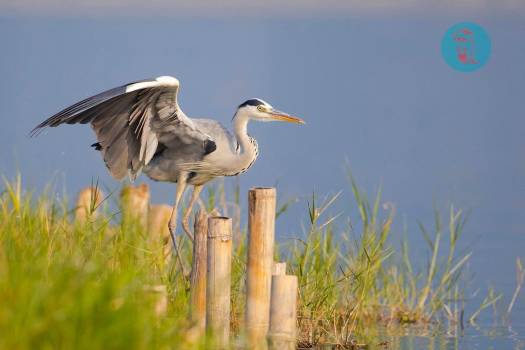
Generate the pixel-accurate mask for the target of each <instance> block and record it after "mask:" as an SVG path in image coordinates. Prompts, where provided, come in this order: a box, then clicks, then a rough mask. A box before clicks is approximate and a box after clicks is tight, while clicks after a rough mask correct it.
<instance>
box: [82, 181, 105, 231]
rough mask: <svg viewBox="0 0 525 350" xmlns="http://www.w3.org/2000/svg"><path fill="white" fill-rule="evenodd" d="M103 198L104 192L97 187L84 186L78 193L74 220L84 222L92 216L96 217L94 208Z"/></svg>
mask: <svg viewBox="0 0 525 350" xmlns="http://www.w3.org/2000/svg"><path fill="white" fill-rule="evenodd" d="M103 200H104V192H102V190H101V189H99V188H98V187H93V186H90V187H86V188H84V189H82V190H81V191H80V192H79V193H78V198H77V206H76V207H75V220H76V221H78V222H86V221H87V219H88V218H89V217H90V216H92V217H96V214H97V212H96V209H97V208H98V207H99V206H100V204H101V203H102V201H103Z"/></svg>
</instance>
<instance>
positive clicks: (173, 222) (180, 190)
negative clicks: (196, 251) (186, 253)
mask: <svg viewBox="0 0 525 350" xmlns="http://www.w3.org/2000/svg"><path fill="white" fill-rule="evenodd" d="M186 178H187V176H186V174H185V173H181V174H180V175H179V178H178V179H177V193H176V195H175V205H174V206H173V211H172V212H171V217H170V221H169V223H168V229H169V231H170V236H171V241H172V243H173V249H174V250H175V253H176V255H177V260H178V261H179V264H180V267H181V269H182V274H183V275H184V276H186V269H185V267H184V263H183V261H182V256H181V253H180V251H179V246H178V245H177V237H176V232H175V230H176V228H177V212H178V209H179V203H180V200H181V198H182V195H183V194H184V191H185V190H186Z"/></svg>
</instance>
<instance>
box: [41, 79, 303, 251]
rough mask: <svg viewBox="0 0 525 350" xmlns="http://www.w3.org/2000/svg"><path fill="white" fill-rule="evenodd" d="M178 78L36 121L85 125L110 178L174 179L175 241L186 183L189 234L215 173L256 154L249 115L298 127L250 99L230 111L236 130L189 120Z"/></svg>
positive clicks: (116, 92)
mask: <svg viewBox="0 0 525 350" xmlns="http://www.w3.org/2000/svg"><path fill="white" fill-rule="evenodd" d="M179 86H180V84H179V81H178V80H177V79H176V78H174V77H170V76H161V77H158V78H156V79H148V80H141V81H137V82H133V83H129V84H126V85H123V86H119V87H116V88H113V89H111V90H108V91H105V92H102V93H100V94H98V95H95V96H92V97H89V98H87V99H85V100H82V101H80V102H78V103H76V104H74V105H72V106H70V107H68V108H66V109H64V110H62V111H61V112H58V113H57V114H55V115H53V116H52V117H50V118H49V119H47V120H45V121H43V122H42V123H40V124H39V125H37V126H36V127H35V128H34V129H33V131H32V135H34V134H37V133H38V132H39V131H40V130H41V129H42V128H45V127H56V126H59V125H61V124H86V123H90V124H91V127H92V128H93V130H94V131H95V134H96V137H97V142H96V143H94V144H93V145H92V147H94V148H95V149H96V150H98V151H100V152H101V154H102V158H103V159H104V162H105V163H106V166H107V168H108V169H109V172H110V173H111V175H112V176H113V177H114V178H115V179H117V180H122V179H123V178H124V177H126V176H127V175H129V177H130V178H131V179H135V178H136V176H137V175H138V174H139V173H140V172H144V173H145V174H146V175H147V176H148V177H150V178H151V179H153V180H157V181H167V182H173V183H177V190H176V195H175V203H174V205H173V211H172V214H171V218H170V221H169V231H170V233H171V236H172V239H173V243H174V245H175V248H177V247H176V243H175V229H176V224H177V212H178V207H179V204H180V201H181V198H182V196H183V194H184V191H185V190H186V187H187V185H193V186H194V189H193V193H192V196H191V199H190V202H189V204H188V208H187V210H186V212H185V213H184V215H183V219H182V226H183V229H184V231H185V232H186V234H187V235H188V237H189V238H190V239H192V234H191V232H190V229H189V225H188V221H189V216H190V213H191V210H192V207H193V205H194V204H195V202H196V200H197V199H198V197H199V193H200V192H201V190H202V187H203V185H204V184H205V183H207V182H208V181H210V180H212V179H213V178H215V177H219V176H234V175H238V174H241V173H244V172H245V171H247V170H248V169H249V168H250V167H251V166H252V165H253V163H254V162H255V160H256V158H257V155H258V153H259V150H258V145H257V142H256V141H255V139H254V138H252V137H250V136H249V135H248V132H247V125H248V122H249V121H250V120H256V121H272V120H278V121H284V122H291V123H297V124H303V123H304V121H303V120H302V119H300V118H298V117H294V116H291V115H289V114H287V113H284V112H281V111H279V110H276V109H274V108H273V107H272V106H271V105H270V104H268V103H267V102H265V101H263V100H261V99H258V98H253V99H249V100H247V101H245V102H244V103H242V104H240V105H239V106H238V108H237V110H236V112H235V114H234V117H233V120H232V123H233V135H232V134H231V133H230V132H229V131H228V130H227V129H226V128H224V127H223V126H222V125H221V124H220V123H219V122H217V121H215V120H210V119H192V118H189V117H188V116H186V114H184V112H183V111H182V110H181V109H180V107H179V103H178V100H177V94H178V91H179Z"/></svg>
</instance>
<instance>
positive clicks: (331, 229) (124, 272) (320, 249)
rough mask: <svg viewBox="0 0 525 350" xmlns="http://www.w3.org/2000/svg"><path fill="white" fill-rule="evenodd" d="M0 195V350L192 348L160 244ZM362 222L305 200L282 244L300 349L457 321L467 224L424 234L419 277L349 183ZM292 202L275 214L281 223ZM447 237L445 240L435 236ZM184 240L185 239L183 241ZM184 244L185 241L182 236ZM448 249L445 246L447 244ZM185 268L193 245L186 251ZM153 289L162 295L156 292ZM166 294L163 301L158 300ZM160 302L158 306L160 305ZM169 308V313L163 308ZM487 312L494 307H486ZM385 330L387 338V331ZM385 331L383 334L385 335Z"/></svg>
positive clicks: (230, 206)
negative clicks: (297, 229)
mask: <svg viewBox="0 0 525 350" xmlns="http://www.w3.org/2000/svg"><path fill="white" fill-rule="evenodd" d="M4 187H5V188H4V190H3V191H2V192H1V194H0V302H1V303H2V307H1V308H0V348H2V349H35V348H50V349H51V348H53V349H54V348H67V349H83V348H86V349H87V348H89V349H93V348H104V349H122V348H126V349H132V348H133V349H146V348H148V349H149V348H184V349H192V348H200V347H203V346H204V339H200V338H199V337H197V338H196V337H194V336H191V334H192V333H191V329H192V326H193V325H192V324H191V322H190V321H189V319H188V314H189V305H188V303H189V284H188V281H187V279H186V278H185V277H184V276H183V275H182V274H181V273H180V269H179V267H178V265H177V263H176V259H171V260H169V259H166V256H165V253H164V246H163V244H164V242H162V241H161V240H159V239H158V236H154V235H150V234H149V233H148V232H146V230H145V229H144V228H142V227H141V225H140V224H138V223H137V222H134V221H132V220H131V221H129V220H124V222H123V223H120V224H119V223H116V221H117V220H115V215H114V214H112V213H109V212H107V211H106V212H105V213H101V214H99V215H98V216H97V217H91V220H88V222H86V223H83V224H80V223H74V222H73V220H72V219H71V217H72V212H71V210H70V208H69V206H68V203H67V201H59V200H56V199H53V196H49V195H46V194H45V193H44V194H43V195H41V196H39V197H38V198H33V196H32V195H31V194H30V193H26V192H24V191H23V190H22V185H21V180H20V179H19V178H18V179H17V180H16V181H14V182H6V183H5V186H4ZM352 190H353V194H354V198H355V203H356V205H355V208H352V210H353V209H355V210H356V213H357V217H358V219H357V220H356V222H352V221H350V222H349V224H348V226H347V227H346V228H344V229H342V230H340V231H337V230H336V229H335V226H334V222H335V218H334V217H331V216H329V215H328V212H329V208H330V206H331V205H332V204H333V203H334V202H335V201H336V200H337V196H334V197H331V198H328V199H327V200H326V201H324V202H322V203H321V204H319V201H318V200H317V198H316V197H315V196H313V197H312V199H310V200H309V201H308V217H309V222H308V226H307V228H306V230H305V234H304V236H303V237H297V239H295V240H294V241H293V243H291V244H290V243H288V244H280V245H279V249H278V251H277V252H276V256H279V257H280V258H281V259H284V260H286V261H287V262H288V266H289V273H293V274H296V275H297V276H298V278H299V305H298V308H299V309H298V316H299V318H298V327H299V340H300V343H301V344H303V345H305V346H306V345H308V346H311V345H315V344H335V345H339V346H345V347H347V348H355V347H358V346H359V344H361V343H366V344H379V343H380V342H381V340H382V339H384V335H385V334H386V335H389V334H394V333H395V330H396V329H398V328H399V326H400V325H404V324H411V323H417V324H419V325H428V324H431V323H432V324H434V323H439V322H442V321H443V320H449V321H450V320H453V321H454V322H458V320H459V318H458V313H457V312H456V311H457V308H456V307H455V306H454V305H452V304H454V303H455V302H457V300H459V299H460V298H461V297H462V290H461V283H460V282H461V273H462V269H463V267H464V265H465V262H466V261H467V260H468V259H469V256H470V254H464V255H460V256H458V255H457V249H456V247H457V241H458V239H459V238H460V235H461V231H462V228H463V224H464V219H463V216H462V214H461V212H460V211H455V210H453V209H452V210H451V212H450V217H449V224H448V226H447V227H444V226H443V225H442V223H441V219H439V218H438V219H437V220H436V225H435V228H434V231H433V232H428V231H427V230H426V229H424V228H423V226H422V232H423V234H424V236H425V237H426V239H427V244H428V252H429V254H428V255H429V263H428V265H427V266H426V267H425V268H423V269H415V268H414V267H413V265H412V262H411V257H410V254H409V246H408V243H407V242H406V241H404V242H403V244H402V245H401V248H400V249H394V246H392V241H393V240H392V238H391V237H390V236H391V227H392V221H393V219H394V209H393V208H392V207H387V210H386V213H387V214H386V215H384V217H382V216H381V215H380V208H381V206H382V203H381V199H380V195H378V196H377V197H376V199H375V201H374V203H373V204H369V202H368V201H367V199H366V197H365V196H364V195H363V194H362V193H361V192H360V190H359V189H358V188H357V186H355V184H354V183H352ZM227 197H228V194H227V193H225V191H224V187H223V186H222V187H221V186H219V188H218V189H217V187H210V189H209V191H208V198H207V200H206V201H205V203H206V206H207V207H208V209H209V210H211V209H213V208H214V207H218V208H219V210H220V211H221V212H222V214H223V215H228V214H230V216H234V235H235V236H234V237H235V239H234V241H235V246H234V257H233V262H232V264H233V265H232V303H231V305H232V317H231V319H232V330H233V333H234V334H239V333H240V332H241V330H242V320H243V315H244V278H245V269H246V266H245V262H246V243H245V237H246V229H245V228H243V227H241V226H240V225H239V222H240V220H239V218H240V217H241V215H242V211H241V210H240V209H239V208H240V207H239V191H238V188H237V189H236V190H234V191H233V194H232V197H233V200H232V202H228V200H227V199H226V198H227ZM289 204H290V202H286V203H285V204H284V205H282V206H281V207H280V209H279V210H278V215H282V214H283V213H284V212H285V211H286V208H287V207H288V205H289ZM445 234H446V235H447V236H448V238H447V239H446V240H445V239H444V238H443V237H444V235H445ZM181 237H184V236H181ZM182 239H183V240H184V238H182ZM444 242H446V244H445V243H444ZM182 249H183V250H184V251H183V254H182V256H183V258H184V259H185V260H186V261H185V264H186V266H189V265H190V262H191V246H190V244H188V242H187V241H186V242H183V244H182ZM159 286H160V287H159ZM162 286H165V288H166V292H163V290H162V288H164V287H162ZM164 299H166V300H164ZM163 301H167V304H168V307H167V310H161V311H159V305H162V302H163ZM488 302H490V300H489V301H488ZM385 330H386V331H385ZM385 332H386V333H385Z"/></svg>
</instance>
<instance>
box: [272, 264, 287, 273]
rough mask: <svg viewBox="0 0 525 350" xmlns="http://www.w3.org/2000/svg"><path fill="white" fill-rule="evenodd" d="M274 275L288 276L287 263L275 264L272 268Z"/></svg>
mask: <svg viewBox="0 0 525 350" xmlns="http://www.w3.org/2000/svg"><path fill="white" fill-rule="evenodd" d="M273 275H286V263H285V262H274V263H273V267H272V276H273Z"/></svg>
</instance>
